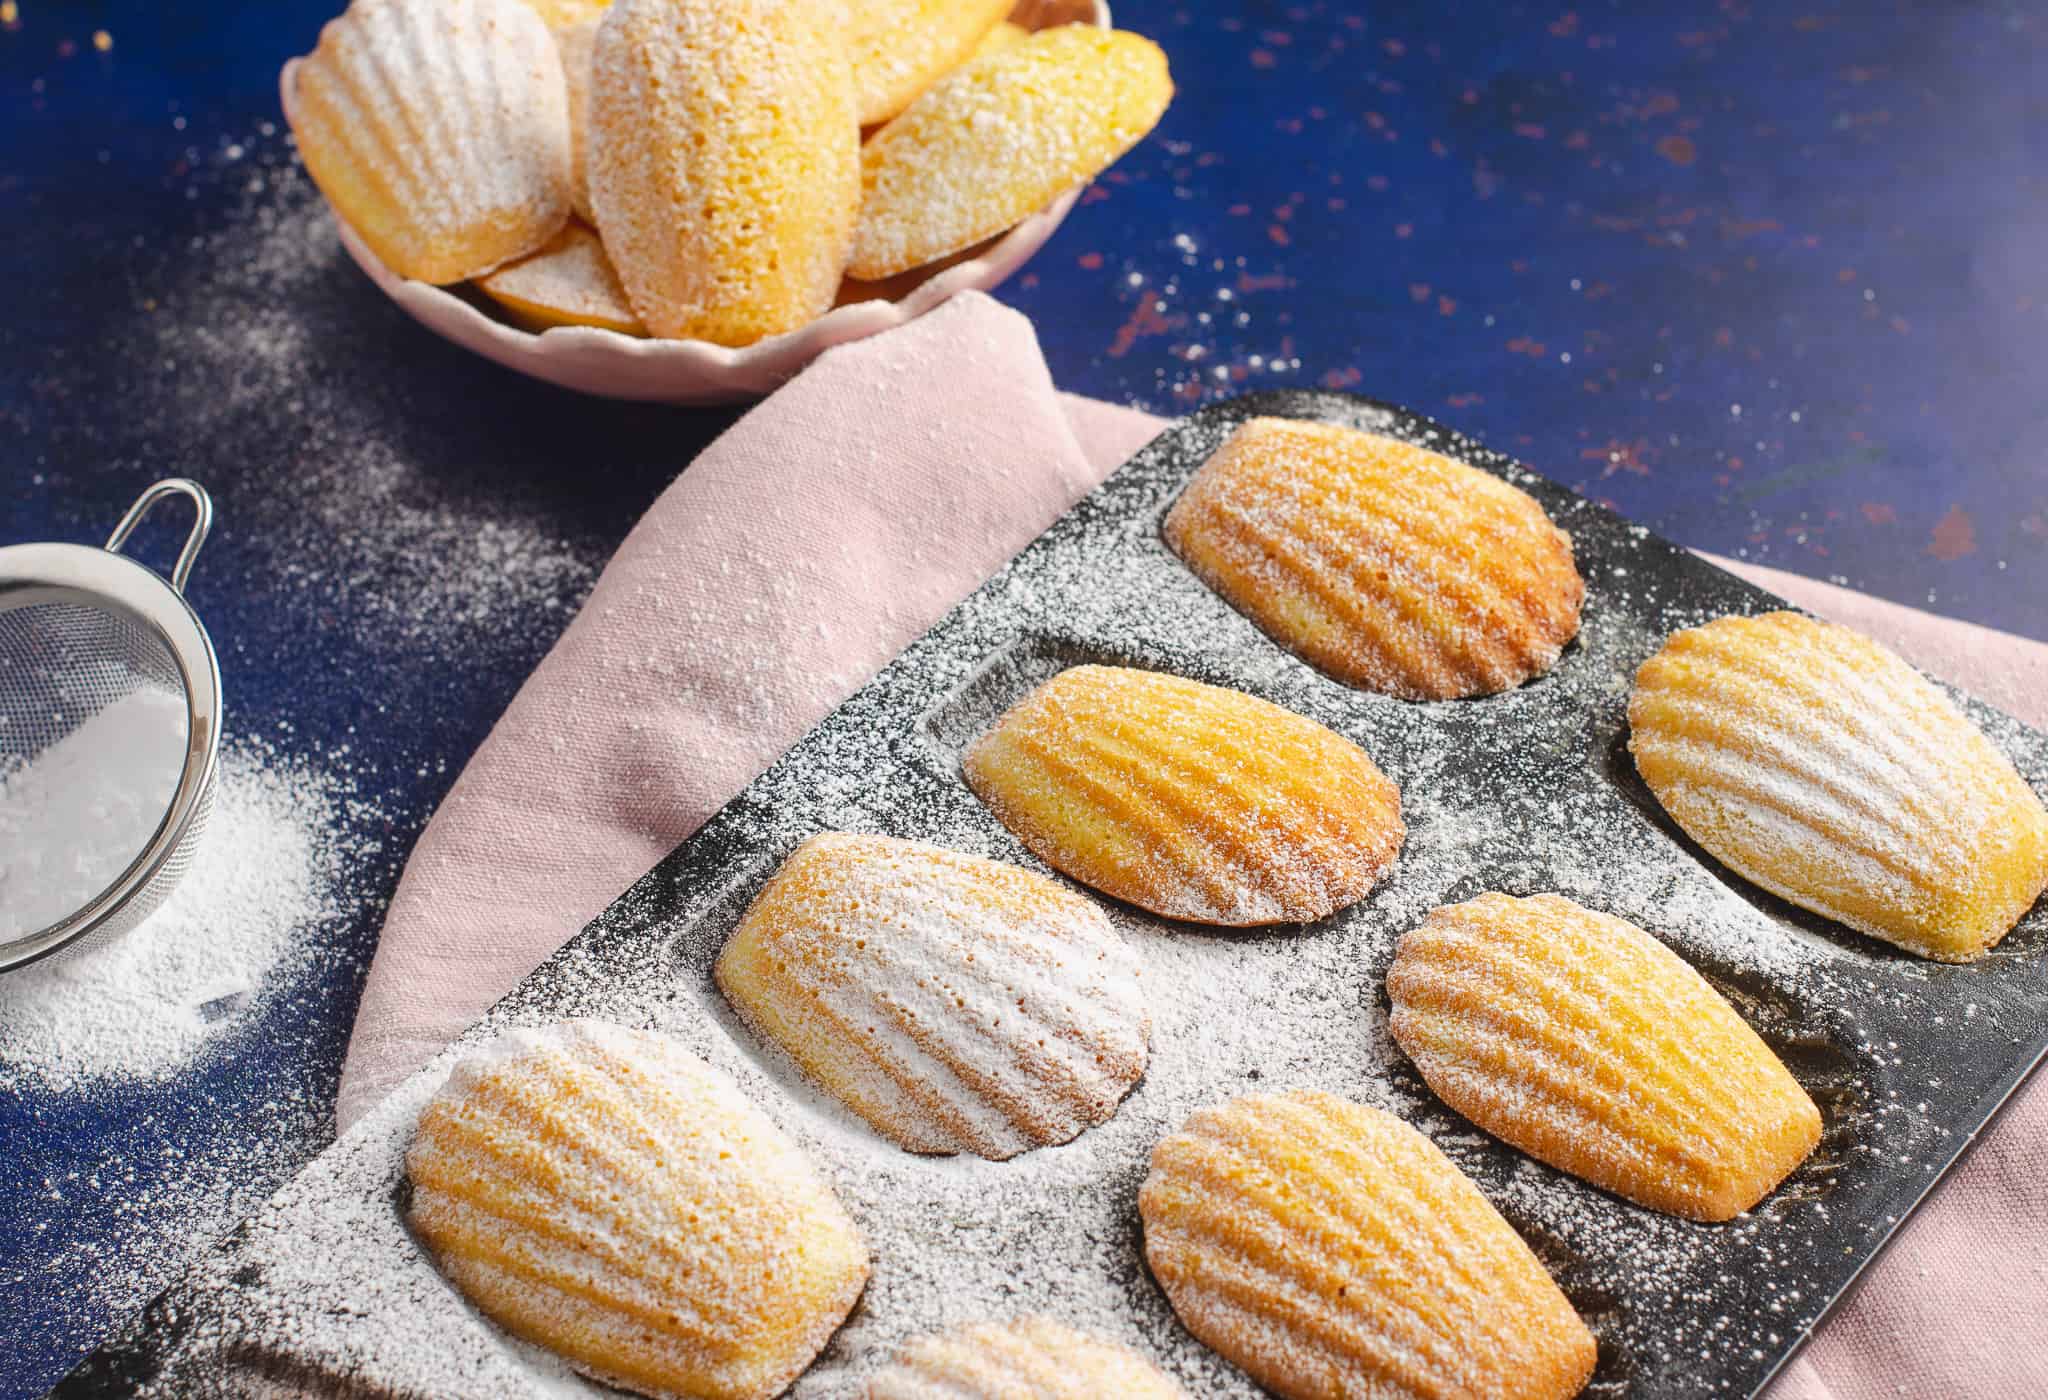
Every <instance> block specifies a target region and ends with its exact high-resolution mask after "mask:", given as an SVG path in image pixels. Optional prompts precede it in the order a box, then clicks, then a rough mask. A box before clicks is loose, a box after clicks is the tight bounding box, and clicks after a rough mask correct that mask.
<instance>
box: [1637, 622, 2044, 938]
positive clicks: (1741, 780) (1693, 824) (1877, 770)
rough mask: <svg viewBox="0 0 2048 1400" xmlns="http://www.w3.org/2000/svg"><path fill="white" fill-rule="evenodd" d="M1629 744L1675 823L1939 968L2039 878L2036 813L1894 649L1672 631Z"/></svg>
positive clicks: (1822, 630) (1640, 701)
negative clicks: (1932, 962)
mask: <svg viewBox="0 0 2048 1400" xmlns="http://www.w3.org/2000/svg"><path fill="white" fill-rule="evenodd" d="M1628 718H1629V745H1628V746H1629V751H1630V752H1631V753H1633V754H1634V755H1635V760H1636V768H1637V769H1638V770H1639V771H1640V772H1641V773H1642V775H1643V781H1644V782H1645V783H1647V784H1648V785H1649V787H1650V791H1652V792H1653V793H1655V794H1656V795H1657V800H1658V801H1659V802H1661V803H1662V804H1663V805H1664V810H1665V811H1667V812H1669V813H1670V814H1671V818H1672V820H1673V821H1675V822H1677V823H1678V825H1679V826H1681V827H1683V828H1684V829H1685V832H1686V834H1687V835H1689V836H1691V837H1692V838H1693V839H1694V840H1695V841H1697V842H1699V843H1700V845H1701V846H1703V847H1705V848H1706V850H1707V851H1708V852H1709V853H1710V854H1712V855H1713V856H1714V857H1715V858H1716V859H1718V860H1720V861H1721V862H1722V863H1723V864H1725V865H1727V866H1728V867H1729V868H1730V869H1731V870H1733V871H1735V872H1736V873H1737V874H1739V875H1741V876H1743V877H1744V878H1746V879H1749V880H1752V881H1754V882H1755V883H1757V884H1759V885H1761V886H1763V887H1764V888H1765V889H1767V890H1769V891H1771V892H1772V893H1773V894H1776V895H1779V896H1782V897H1783V898H1785V899H1788V900H1790V901H1791V902H1792V903H1794V904H1797V905H1799V906H1800V907H1802V908H1805V909H1811V910H1813V911H1814V912H1815V913H1817V914H1823V915H1825V916H1827V917H1828V918H1830V919H1834V920H1836V921H1838V922H1840V923H1843V924H1846V925H1848V926H1849V927H1850V928H1853V929H1856V930H1858V931H1859V932H1862V933H1867V934H1869V935H1871V936H1872V937H1874V938H1881V939H1884V940H1885V941H1886V942H1889V943H1895V944H1897V945H1898V946H1899V947H1901V948H1904V949H1906V950H1908V951H1909V952H1913V953H1918V954H1919V955H1920V956H1922V957H1926V958H1935V959H1939V960H1940V961H1942V962H1969V961H1971V960H1973V959H1975V958H1978V957H1981V956H1982V955H1983V954H1984V953H1985V952H1986V951H1987V950H1988V949H1990V948H1991V947H1992V946H1994V945H1995V944H1996V943H1997V942H1998V941H1999V940H2000V939H2001V938H2003V937H2005V935H2006V933H2007V932H2008V931H2009V930H2010V929H2011V928H2012V926H2013V925H2014V924H2015V923H2017V922H2018V921H2019V919H2020V917H2021V916H2022V915H2024V914H2025V913H2026V912H2027V910H2028V908H2029V907H2030V906H2031V905H2032V904H2033V902H2034V900H2035V899H2036V898H2038V897H2039V895H2040V894H2041V891H2042V889H2043V887H2044V886H2048V811H2044V810H2043V808H2042V805H2041V799H2040V798H2039V797H2037V796H2036V795H2035V794H2034V792H2033V790H2032V789H2031V788H2029V787H2028V786H2027V783H2026V780H2025V779H2024V778H2022V777H2021V776H2020V775H2019V773H2018V772H2016V771H2015V770H2014V768H2013V766H2012V764H2011V763H2010V762H2008V761H2007V759H2006V758H2005V756H2004V755H2003V754H2001V753H2000V752H1999V751H1998V750H1997V749H1995V748H1993V747H1992V745H1991V742H1990V740H1988V739H1986V738H1985V737H1984V735H1983V734H1982V733H1981V732H1980V731H1979V730H1978V729H1977V727H1976V726H1975V725H1974V724H1972V723H1970V721H1969V720H1968V719H1966V718H1965V717H1964V716H1963V714H1962V712H1961V711H1959V710H1958V709H1957V708H1956V707H1955V706H1954V705H1953V704H1951V703H1950V702H1949V700H1948V697H1946V696H1945V695H1943V694H1942V693H1941V692H1940V691H1939V690H1937V689H1935V688H1934V686H1933V685H1932V684H1931V683H1929V682H1928V681H1927V680H1926V679H1925V678H1923V677H1922V676H1921V675H1920V674H1919V672H1917V671H1915V670H1914V669H1913V668H1912V667H1910V666H1908V665H1907V664H1906V663H1905V662H1904V661H1902V660H1900V659H1899V657H1897V656H1896V655H1894V654H1893V653H1892V652H1890V651H1887V650H1886V649H1885V648H1884V647H1882V646H1879V645H1878V644H1877V643H1876V642H1873V641H1871V640H1870V639H1869V638H1867V637H1864V636H1860V635H1859V634H1857V633H1855V632H1852V631H1850V630H1849V629H1848V628H1846V627H1839V626H1836V625H1835V624H1833V623H1829V622H1820V621H1816V620H1815V619H1813V618H1810V617H1805V616H1802V615H1801V614H1798V613H1791V612H1776V613H1768V614H1765V615H1764V616H1762V617H1724V618H1720V619H1718V620H1717V621H1714V622H1710V623H1708V624H1707V625H1706V626H1704V627H1695V628H1692V629H1690V630H1688V631H1684V632H1679V633H1676V634H1674V635H1673V636H1672V637H1671V638H1670V639H1669V640H1668V641H1666V642H1665V644H1664V649H1663V650H1662V651H1659V652H1658V653H1657V654H1656V655H1655V656H1653V657H1651V658H1650V659H1649V660H1648V661H1646V662H1644V663H1643V666H1642V669H1641V670H1639V671H1638V672H1637V673H1636V684H1635V690H1634V691H1633V693H1632V694H1631V695H1630V696H1629V703H1628Z"/></svg>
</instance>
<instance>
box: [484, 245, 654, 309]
mask: <svg viewBox="0 0 2048 1400" xmlns="http://www.w3.org/2000/svg"><path fill="white" fill-rule="evenodd" d="M476 285H477V290H479V291H481V292H482V293H483V294H484V295H485V296H488V297H489V298H490V299H491V300H493V301H495V302H497V303H498V304H499V305H500V306H502V307H504V308H505V309H506V310H507V311H509V312H511V313H512V316H513V319H515V320H517V321H518V322H519V323H520V324H521V325H523V326H525V327H527V328H528V329H529V330H535V331H545V330H551V329H553V328H554V327H556V326H595V327H597V328H598V329H600V330H607V331H617V332H619V333H620V334H621V335H646V334H647V331H646V329H645V328H644V327H643V326H642V325H641V324H640V320H639V318H638V317H636V316H635V315H634V314H633V308H632V306H631V305H630V304H629V303H628V302H627V301H626V289H625V288H624V287H621V286H620V285H619V275H618V274H617V273H616V272H614V271H612V264H611V260H610V259H609V258H607V257H606V256H605V255H604V245H603V244H601V243H599V242H598V239H597V235H596V234H594V233H592V232H591V231H590V230H589V229H587V228H585V227H584V226H583V225H582V224H579V223H576V222H574V221H573V220H572V221H571V222H570V223H569V224H568V225H567V226H566V227H564V228H563V229H562V231H561V232H560V233H558V234H556V235H555V237H554V241H553V242H551V243H549V244H548V246H547V247H545V248H543V249H541V250H540V251H539V252H538V253H534V254H532V255H531V256H529V257H524V258H521V259H520V260H519V261H518V262H515V263H508V264H506V265H505V266H504V267H501V268H499V269H498V270H497V271H496V272H493V273H490V274H489V275H487V276H484V277H479V278H478V279H477V282H476Z"/></svg>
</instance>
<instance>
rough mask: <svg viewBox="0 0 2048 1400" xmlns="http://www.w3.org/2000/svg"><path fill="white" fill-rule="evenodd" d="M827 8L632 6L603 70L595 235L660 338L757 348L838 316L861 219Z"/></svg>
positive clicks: (755, 1) (604, 47)
mask: <svg viewBox="0 0 2048 1400" xmlns="http://www.w3.org/2000/svg"><path fill="white" fill-rule="evenodd" d="M831 11H832V7H831V6H829V5H826V4H824V3H822V0H617V3H615V4H613V5H612V7H611V8H610V9H609V10H607V11H606V12H605V16H604V21H603V22H602V23H601V24H600V25H599V26H598V30H597V40H596V44H595V46H594V48H593V50H592V54H591V66H590V130H589V135H588V138H587V143H586V150H585V163H586V168H587V170H588V172H589V181H590V207H591V211H592V213H594V214H595V215H596V217H597V230H598V232H599V233H600V234H601V235H602V236H603V238H604V246H605V249H606V251H607V252H609V253H610V254H611V259H612V265H613V266H614V267H616V268H617V269H618V272H619V280H620V281H621V282H622V283H623V284H624V285H625V288H626V293H627V295H628V296H629V297H630V298H631V299H632V303H633V309H634V311H635V312H637V313H638V314H639V317H640V320H641V321H642V322H643V323H644V324H645V325H646V326H647V328H648V330H650V331H652V332H653V333H654V334H655V335H658V336H663V337H667V338H674V339H689V340H708V341H711V342H713V343H715V344H719V345H730V346H743V345H751V344H753V343H754V342H756V341H758V340H761V339H763V338H765V337H767V336H772V335H779V334H782V333H784V332H787V331H793V330H796V329H797V328H798V327H800V326H803V325H805V324H806V323H808V322H810V321H811V320H813V319H814V318H816V317H817V316H819V315H820V314H822V313H823V312H825V311H827V310H829V309H830V308H831V305H832V298H833V294H834V293H835V292H837V290H838V288H839V276H840V272H841V270H842V269H843V268H844V267H845V265H846V255H847V250H848V248H849V247H850V246H851V243H852V239H853V225H854V217H855V214H856V212H857V211H858V209H859V205H860V128H859V125H858V124H857V123H856V122H855V120H854V110H853V78H852V73H851V70H850V68H849V67H848V64H847V56H846V45H845V36H844V33H843V29H842V26H841V25H840V24H838V23H835V22H832V21H831Z"/></svg>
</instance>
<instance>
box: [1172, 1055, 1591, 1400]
mask: <svg viewBox="0 0 2048 1400" xmlns="http://www.w3.org/2000/svg"><path fill="white" fill-rule="evenodd" d="M1138 1213H1139V1215H1140V1216H1141V1217H1143V1220H1144V1226H1145V1259H1146V1262H1147V1263H1149V1264H1150V1265H1151V1268H1152V1274H1153V1277H1154V1278H1156V1279H1158V1281H1159V1286H1160V1287H1161V1288H1162V1289H1164V1290H1165V1292H1166V1296H1167V1299H1168V1301H1170V1302H1171V1303H1172V1304H1173V1310H1174V1311H1175V1312H1176V1313H1178V1314H1179V1315H1180V1319H1181V1321H1182V1322H1183V1323H1185V1324H1186V1326H1187V1329H1188V1331H1190V1332H1192V1333H1193V1334H1194V1335H1195V1336H1196V1338H1198V1339H1199V1340H1201V1341H1202V1342H1204V1343H1206V1344H1207V1345H1208V1346H1210V1347H1212V1348H1214V1349H1215V1350H1216V1351H1217V1352H1219V1353H1221V1354H1222V1355H1223V1356H1224V1357H1226V1358H1228V1359H1229V1360H1231V1361H1233V1362H1235V1363H1236V1364H1237V1365H1238V1366H1240V1367H1242V1368H1243V1369H1244V1370H1245V1371H1247V1372H1249V1373H1250V1374H1251V1376H1252V1378H1253V1379H1254V1380H1256V1381H1258V1382H1259V1384H1261V1385H1263V1386H1265V1387H1266V1388H1267V1389H1268V1390H1270V1391H1272V1392H1273V1393H1274V1394H1275V1395H1279V1396H1282V1397H1286V1400H1297V1398H1298V1400H1310V1397H1314V1398H1315V1400H1323V1397H1328V1396H1340V1395H1359V1396H1374V1397H1378V1398H1379V1400H1440V1397H1447V1396H1472V1397H1482V1396H1483V1397H1498V1398H1499V1400H1507V1398H1508V1397H1511V1396H1512V1397H1516V1400H1564V1397H1567V1396H1571V1395H1576V1394H1577V1393H1578V1392H1579V1390H1580V1388H1581V1387H1583V1386H1584V1385H1585V1383H1586V1380H1587V1378H1588V1377H1589V1376H1591V1375H1592V1372H1593V1363H1594V1359H1595V1348H1594V1344H1593V1337H1592V1334H1591V1333H1589V1332H1588V1331H1587V1330H1586V1326H1585V1324H1584V1323H1583V1322H1581V1321H1580V1320H1579V1317H1578V1314H1577V1313H1575V1312H1574V1311H1573V1310H1572V1306H1571V1304H1570V1303H1569V1302H1567V1301H1566V1300H1565V1296H1564V1294H1563V1293H1561V1292H1560V1291H1559V1290H1558V1287H1557V1285H1556V1283H1555V1282H1553V1281H1552V1280H1551V1277H1550V1275H1549V1274H1548V1273H1546V1272H1545V1271H1544V1268H1543V1265H1542V1264H1541V1263H1539V1262H1538V1261H1537V1259H1536V1256H1535V1255H1534V1254H1532V1253H1531V1252H1530V1250H1529V1247H1528V1245H1526V1244H1524V1243H1523V1242H1522V1239H1521V1237H1520V1236H1519V1235H1517V1234H1516V1233H1515V1232H1514V1230H1513V1229H1512V1228H1510V1227H1509V1225H1508V1223H1507V1222H1506V1221H1505V1220H1502V1219H1501V1218H1500V1215H1499V1214H1498V1213H1497V1212H1496V1211H1495V1210H1494V1209H1493V1207H1492V1206H1491V1205H1489V1204H1487V1201H1486V1198H1485V1197H1484V1196H1481V1195H1480V1194H1479V1191H1478V1189H1477V1188H1476V1187H1474V1186H1473V1185H1472V1183H1471V1182H1470V1181H1468V1180H1467V1179H1466V1178H1465V1176H1464V1174H1463V1173H1462V1172H1460V1171H1459V1170H1458V1169H1457V1167H1456V1166H1454V1165H1453V1164H1452V1163H1451V1161H1450V1159H1449V1158H1447V1157H1445V1156H1444V1155H1443V1153H1441V1152H1439V1151H1438V1150H1437V1149H1436V1147H1435V1146H1434V1145H1433V1144H1432V1143H1431V1142H1430V1141H1429V1140H1428V1139H1427V1138H1425V1137H1423V1136H1422V1134H1420V1133H1418V1132H1416V1131H1415V1130H1414V1129H1413V1128H1411V1127H1409V1126H1408V1125H1407V1124H1406V1123H1403V1122H1402V1121H1401V1120H1400V1119H1398V1118H1395V1117H1393V1116H1392V1115H1391V1114H1387V1113H1382V1112H1380V1111H1379V1110H1378V1109H1373V1108H1366V1107H1364V1106H1362V1105H1360V1104H1355V1103H1352V1102H1351V1101H1350V1100H1348V1099H1343V1098H1339V1097H1337V1096H1336V1095H1334V1094H1325V1093H1312V1092H1296V1093H1290V1094H1282V1095H1257V1096H1253V1097H1248V1098H1240V1099H1234V1100H1232V1101H1231V1102H1229V1103H1226V1104H1222V1105H1220V1106H1218V1107H1214V1108H1206V1109H1203V1110H1201V1111H1200V1112H1198V1113H1196V1114H1195V1115H1194V1116H1193V1117H1191V1118H1189V1119H1188V1121H1187V1123H1186V1124H1185V1125H1184V1126H1183V1127H1182V1128H1181V1130H1180V1131H1179V1132H1177V1133H1175V1134H1173V1135H1172V1136H1170V1137H1168V1138H1166V1139H1165V1140H1164V1141H1162V1142H1161V1143H1160V1144H1159V1146H1158V1147H1157V1148H1155V1149H1154V1150H1153V1153H1152V1170H1151V1172H1150V1174H1149V1175H1147V1176H1146V1178H1145V1184H1144V1186H1143V1187H1142V1188H1141V1189H1140V1190H1139V1193H1138Z"/></svg>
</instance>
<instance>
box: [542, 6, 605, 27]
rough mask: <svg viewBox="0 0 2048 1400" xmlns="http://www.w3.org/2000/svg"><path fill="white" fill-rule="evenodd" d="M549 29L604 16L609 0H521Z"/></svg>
mask: <svg viewBox="0 0 2048 1400" xmlns="http://www.w3.org/2000/svg"><path fill="white" fill-rule="evenodd" d="M522 3H523V4H525V5H526V6H527V8H529V9H531V10H532V11H533V12H534V13H535V14H537V15H539V16H540V17H541V20H542V22H544V23H545V24H546V25H547V27H548V28H550V29H563V28H566V27H567V26H569V25H572V24H589V23H590V22H592V21H593V20H600V19H603V18H604V12H605V11H606V10H607V9H609V8H610V6H611V0H522Z"/></svg>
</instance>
